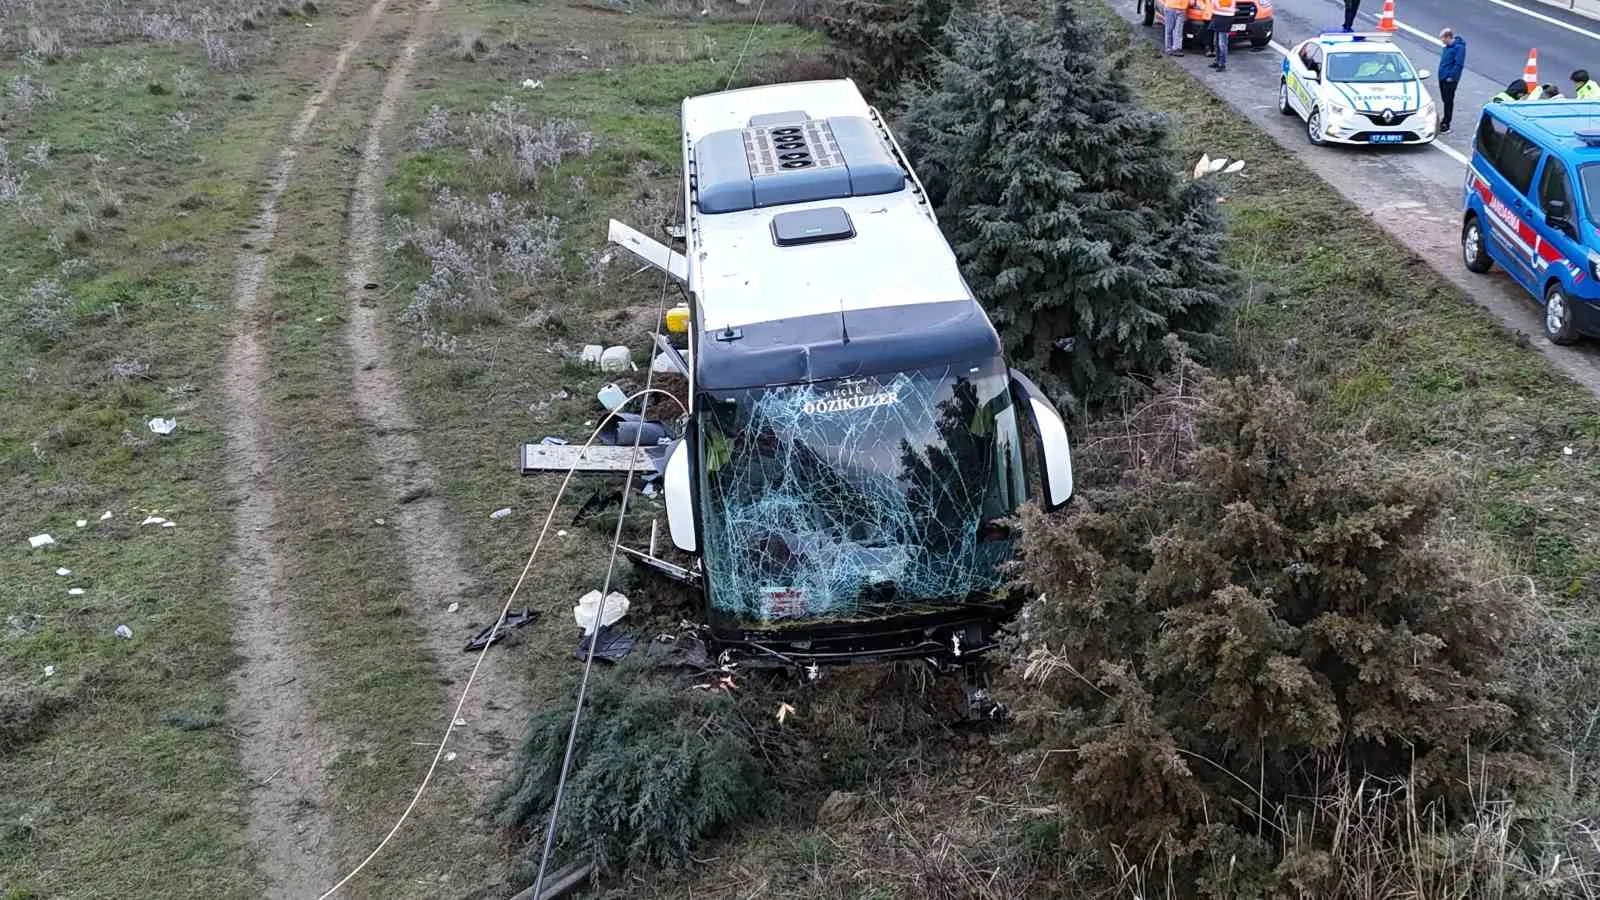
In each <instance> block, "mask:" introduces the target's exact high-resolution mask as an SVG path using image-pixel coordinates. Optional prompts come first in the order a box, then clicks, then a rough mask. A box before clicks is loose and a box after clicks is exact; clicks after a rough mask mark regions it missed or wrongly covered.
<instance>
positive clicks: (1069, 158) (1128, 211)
mask: <svg viewBox="0 0 1600 900" xmlns="http://www.w3.org/2000/svg"><path fill="white" fill-rule="evenodd" d="M949 44H950V48H951V49H950V52H949V54H948V55H947V56H945V57H943V58H942V59H941V60H939V62H938V63H937V64H936V65H935V67H934V70H933V73H932V81H931V83H930V84H928V85H925V86H918V87H914V88H912V89H911V90H910V91H909V92H908V98H907V102H906V103H905V105H904V107H903V120H904V121H903V124H902V126H901V128H902V131H903V133H904V134H905V135H906V141H907V144H908V147H907V149H908V152H909V153H910V155H911V157H912V162H913V163H914V164H915V165H916V167H917V169H918V171H919V173H920V174H921V175H922V177H923V179H924V181H925V184H926V186H927V188H928V191H929V194H930V197H931V199H932V200H933V202H934V203H935V205H936V208H937V210H938V212H939V216H940V220H941V222H942V223H943V225H944V229H945V233H946V235H947V236H948V237H949V238H950V240H951V243H952V245H953V246H954V247H955V250H956V254H957V256H958V257H959V258H960V261H961V264H962V268H963V271H964V272H965V274H966V277H967V279H968V281H969V283H970V284H971V285H972V289H973V291H974V292H975V293H976V294H977V296H978V298H979V300H980V301H981V302H982V303H983V304H984V306H985V308H987V309H988V311H989V314H990V316H991V317H992V318H993V319H994V322H995V325H996V327H998V328H999V329H1000V332H1001V334H1002V336H1003V337H1004V338H1005V341H1006V344H1007V349H1008V351H1009V352H1010V353H1011V354H1012V355H1013V357H1014V359H1015V360H1016V361H1017V362H1018V363H1020V364H1021V365H1023V366H1024V367H1027V368H1031V369H1032V370H1033V371H1034V372H1035V373H1036V374H1037V375H1038V377H1039V379H1040V381H1041V384H1042V385H1043V386H1044V387H1045V389H1046V390H1048V391H1050V392H1051V393H1052V394H1054V395H1056V396H1057V397H1058V398H1060V399H1065V400H1070V401H1073V402H1076V403H1079V404H1082V403H1087V402H1093V401H1096V400H1102V399H1106V398H1109V397H1112V396H1115V395H1117V394H1119V393H1122V392H1123V391H1125V390H1126V389H1127V388H1128V387H1129V381H1128V377H1129V376H1130V375H1135V374H1139V373H1147V372H1153V371H1156V370H1159V369H1160V368H1162V366H1163V365H1164V364H1165V363H1166V362H1167V359H1168V353H1167V351H1166V350H1165V349H1164V348H1163V341H1164V339H1165V338H1166V336H1167V335H1169V334H1176V335H1179V336H1180V337H1182V338H1183V339H1184V340H1185V342H1186V343H1189V344H1190V345H1191V346H1193V347H1195V348H1196V349H1199V350H1201V351H1202V352H1203V351H1204V350H1205V349H1206V347H1207V346H1208V345H1210V344H1211V343H1212V342H1213V338H1212V337H1211V332H1212V330H1213V329H1214V328H1215V327H1216V326H1217V324H1218V322H1219V320H1220V318H1221V316H1222V314H1223V312H1224V310H1225V308H1226V299H1225V298H1226V294H1227V293H1228V291H1229V288H1230V275H1229V271H1228V269H1227V268H1226V267H1225V266H1224V265H1223V264H1222V262H1221V239H1222V229H1223V221H1222V217H1221V214H1220V212H1219V211H1218V209H1217V205H1216V198H1215V194H1214V193H1213V191H1212V189H1211V188H1210V187H1209V185H1207V184H1206V183H1204V182H1192V181H1188V180H1186V179H1185V178H1184V177H1183V176H1182V175H1181V174H1180V172H1179V171H1178V167H1177V166H1175V165H1174V162H1175V160H1174V159H1173V153H1172V149H1171V146H1170V143H1169V140H1168V125H1167V122H1166V120H1165V119H1164V118H1163V117H1162V116H1159V115H1157V114H1154V113H1151V112H1148V111H1146V110H1144V109H1142V108H1141V107H1140V106H1139V105H1138V103H1137V102H1136V100H1135V98H1134V96H1133V92H1132V90H1131V89H1130V88H1129V87H1128V85H1127V83H1126V81H1125V79H1124V76H1123V67H1122V65H1121V64H1120V63H1106V62H1104V61H1103V57H1104V52H1103V49H1102V47H1101V46H1100V43H1099V41H1098V39H1097V38H1096V37H1095V36H1094V34H1093V33H1092V32H1091V30H1090V29H1088V28H1087V27H1085V26H1084V25H1083V24H1082V23H1081V22H1080V21H1079V20H1078V18H1077V16H1076V14H1075V13H1074V12H1073V10H1072V8H1071V5H1070V0H1056V3H1055V8H1054V17H1053V20H1052V21H1051V22H1050V24H1049V25H1047V26H1036V25H1033V24H1030V23H1027V22H1023V21H1021V20H1018V19H1016V18H1014V17H1010V16H1006V15H1003V14H999V13H993V12H988V13H983V14H977V15H962V16H958V17H957V18H956V19H954V20H952V23H951V33H950V35H949Z"/></svg>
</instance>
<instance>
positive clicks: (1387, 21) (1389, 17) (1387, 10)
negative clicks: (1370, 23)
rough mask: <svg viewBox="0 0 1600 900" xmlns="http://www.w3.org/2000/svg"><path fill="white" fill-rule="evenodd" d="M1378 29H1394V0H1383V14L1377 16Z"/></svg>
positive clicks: (1388, 30)
mask: <svg viewBox="0 0 1600 900" xmlns="http://www.w3.org/2000/svg"><path fill="white" fill-rule="evenodd" d="M1378 30H1379V31H1387V32H1393V31H1394V30H1395V24H1394V0H1383V15H1381V16H1379V17H1378Z"/></svg>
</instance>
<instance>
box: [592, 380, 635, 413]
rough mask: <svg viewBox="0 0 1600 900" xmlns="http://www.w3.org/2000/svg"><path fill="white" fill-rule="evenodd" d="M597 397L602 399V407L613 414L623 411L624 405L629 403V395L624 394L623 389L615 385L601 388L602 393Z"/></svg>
mask: <svg viewBox="0 0 1600 900" xmlns="http://www.w3.org/2000/svg"><path fill="white" fill-rule="evenodd" d="M596 396H598V397H599V399H600V405H601V406H604V407H605V408H606V409H609V410H611V411H612V412H616V411H617V410H619V409H621V408H622V404H624V403H626V402H628V395H627V394H625V393H623V391H622V388H619V387H617V386H616V385H614V384H608V385H606V386H605V387H603V388H601V389H600V393H599V394H598V395H596Z"/></svg>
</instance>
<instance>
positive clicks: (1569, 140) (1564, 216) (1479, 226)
mask: <svg viewBox="0 0 1600 900" xmlns="http://www.w3.org/2000/svg"><path fill="white" fill-rule="evenodd" d="M1472 150H1473V152H1472V165H1471V167H1470V168H1469V169H1468V170H1467V178H1466V185H1465V190H1464V195H1465V199H1464V208H1465V211H1464V213H1463V216H1462V222H1461V252H1462V257H1463V258H1464V259H1465V261H1466V264H1467V268H1468V269H1471V270H1472V271H1474V272H1479V273H1484V272H1488V271H1489V270H1490V269H1491V268H1492V267H1493V266H1494V265H1495V264H1497V263H1498V264H1499V265H1500V267H1501V268H1503V269H1505V270H1506V271H1507V272H1508V273H1510V275H1511V277H1512V278H1513V279H1515V280H1516V281H1517V282H1518V283H1519V284H1521V285H1522V286H1523V287H1524V288H1527V290H1528V291H1529V293H1531V294H1533V296H1534V297H1535V298H1536V299H1538V300H1539V301H1540V302H1541V303H1543V304H1544V311H1545V312H1544V330H1545V334H1546V335H1547V336H1548V337H1549V338H1550V340H1551V341H1552V342H1554V343H1557V344H1571V343H1574V342H1576V341H1577V340H1578V339H1579V338H1580V337H1584V336H1596V335H1600V102H1595V101H1587V100H1524V101H1519V102H1515V103H1491V104H1489V105H1488V106H1485V107H1484V109H1483V115H1482V117H1481V118H1480V119H1479V121H1478V132H1477V136H1476V138H1475V139H1474V141H1473V148H1472Z"/></svg>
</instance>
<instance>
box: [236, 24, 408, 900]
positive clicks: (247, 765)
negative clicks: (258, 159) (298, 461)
mask: <svg viewBox="0 0 1600 900" xmlns="http://www.w3.org/2000/svg"><path fill="white" fill-rule="evenodd" d="M389 2H390V0H374V2H373V3H372V5H371V6H369V7H368V8H367V10H366V12H365V13H363V14H362V15H361V17H360V19H359V20H358V21H357V23H356V25H355V27H354V29H353V30H352V31H351V33H350V34H349V36H348V37H346V39H345V40H344V41H343V42H342V44H341V45H340V47H339V50H338V52H337V53H336V54H335V55H334V58H333V60H332V62H331V63H330V64H329V66H328V68H327V69H326V71H325V72H324V73H323V75H322V77H321V79H320V80H319V81H318V83H317V86H316V88H315V89H314V90H313V91H312V93H311V96H310V97H308V98H307V99H306V102H305V105H304V106H303V107H301V110H300V114H299V115H298V116H297V117H296V118H295V121H294V124H293V125H292V126H291V127H290V129H289V132H288V134H287V135H286V136H285V139H284V144H283V147H282V149H281V150H280V151H279V152H278V155H277V158H276V159H275V160H274V161H273V163H272V165H271V167H270V168H269V170H268V174H267V192H266V195H265V197H263V198H262V201H261V207H260V211H259V212H258V214H257V216H256V220H255V222H254V223H253V225H252V226H251V228H250V230H249V232H247V235H246V237H245V240H244V243H243V247H244V251H243V252H242V253H241V254H240V255H239V259H238V262H237V264H236V268H235V275H234V287H233V303H234V309H235V312H234V334H233V338H232V341H231V342H230V344H229V346H228V350H227V354H226V356H225V358H224V362H223V369H222V371H223V379H222V388H223V395H224V402H225V403H226V408H227V413H228V414H227V416H226V425H225V427H224V432H225V437H226V445H227V458H228V462H227V468H228V481H229V485H230V487H231V488H232V490H233V492H234V494H235V496H236V497H237V498H238V507H237V510H236V521H235V533H234V546H233V549H232V552H231V554H230V559H229V563H230V565H231V567H232V570H233V573H234V580H233V604H234V607H235V609H236V610H237V625H236V628H235V632H234V642H235V644H236V646H237V647H238V651H239V655H240V657H241V664H240V666H239V669H238V671H237V672H236V673H235V676H234V678H233V699H232V705H231V714H232V718H233V720H234V721H235V722H236V723H237V727H238V731H239V754H240V762H241V764H242V766H243V768H244V771H245V777H246V778H247V779H248V783H249V784H250V785H251V803H250V821H249V829H248V835H249V839H250V841H251V843H252V844H254V845H255V847H256V848H257V851H258V852H259V854H260V859H261V866H262V873H263V875H264V876H265V877H266V880H267V890H266V895H267V896H272V897H278V896H282V897H315V896H317V894H318V893H320V892H321V890H322V888H323V886H324V885H325V884H326V882H327V879H328V878H329V876H331V875H332V860H330V859H329V858H328V856H327V853H328V851H329V850H330V848H329V846H328V843H329V841H328V838H329V834H330V831H331V828H330V822H329V820H328V817H327V815H326V813H325V812H324V811H323V810H324V803H323V800H324V795H325V787H326V785H325V778H324V770H325V763H326V760H327V758H328V756H329V753H330V749H329V747H328V745H327V744H326V742H325V741H324V740H322V739H321V738H319V736H318V735H317V734H316V733H315V731H314V730H313V729H314V725H313V722H312V708H311V703H310V699H309V696H308V690H307V687H306V685H305V682H304V680H303V679H302V676H303V674H304V673H305V671H306V668H307V666H306V662H307V661H306V660H305V659H304V658H303V657H304V654H302V653H300V652H298V651H297V649H296V645H297V641H296V631H295V628H294V613H293V611H292V610H291V608H290V601H289V598H288V596H287V591H286V580H285V568H284V560H283V559H282V555H281V553H280V552H279V549H278V547H277V540H276V538H275V536H274V530H275V528H276V526H277V521H276V507H277V503H276V498H275V489H274V485H273V478H274V472H273V458H272V457H273V451H272V441H271V439H270V437H269V434H268V431H269V424H268V422H269V419H268V415H267V410H266V397H265V396H264V393H263V386H264V385H265V384H266V383H267V366H266V349H265V347H264V341H263V340H262V330H263V328H264V327H265V323H264V322H263V321H262V308H261V302H260V294H261V286H262V283H263V282H264V281H265V278H266V270H267V255H268V251H269V250H270V249H271V246H272V243H273V240H274V238H275V237H276V236H277V231H278V201H279V200H280V199H281V198H282V197H283V195H284V192H285V191H286V190H288V187H289V182H290V179H291V177H292V176H293V173H294V166H295V161H296V159H297V158H298V157H299V156H300V154H301V152H302V151H303V150H304V148H305V143H306V138H307V136H308V135H309V134H310V132H311V126H312V125H313V124H314V123H315V122H316V120H317V116H318V115H319V114H320V113H321V112H322V110H323V108H324V107H326V106H327V104H328V102H329V100H330V99H331V97H332V96H333V93H334V91H335V89H337V87H338V86H339V83H340V80H341V79H342V78H343V77H344V75H345V71H346V69H347V68H348V67H349V63H350V59H351V57H352V56H353V55H354V54H355V52H356V50H357V49H358V48H360V46H361V45H362V43H363V42H364V41H366V40H367V38H368V37H369V36H370V35H371V34H372V32H373V30H374V28H376V26H377V24H378V22H379V20H380V19H381V18H382V16H383V13H384V11H385V10H386V9H387V7H388V5H389Z"/></svg>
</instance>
